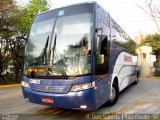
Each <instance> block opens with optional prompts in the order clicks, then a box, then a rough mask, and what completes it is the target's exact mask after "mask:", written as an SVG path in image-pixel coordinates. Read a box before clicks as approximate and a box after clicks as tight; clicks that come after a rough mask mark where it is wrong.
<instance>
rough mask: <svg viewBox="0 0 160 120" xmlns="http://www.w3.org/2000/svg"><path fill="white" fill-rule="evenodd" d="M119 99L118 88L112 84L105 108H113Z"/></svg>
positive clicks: (115, 84)
mask: <svg viewBox="0 0 160 120" xmlns="http://www.w3.org/2000/svg"><path fill="white" fill-rule="evenodd" d="M118 98H119V88H118V84H117V83H116V82H114V83H113V85H112V88H111V95H110V99H109V100H108V101H107V102H106V103H105V106H113V105H114V104H115V103H116V102H117V100H118Z"/></svg>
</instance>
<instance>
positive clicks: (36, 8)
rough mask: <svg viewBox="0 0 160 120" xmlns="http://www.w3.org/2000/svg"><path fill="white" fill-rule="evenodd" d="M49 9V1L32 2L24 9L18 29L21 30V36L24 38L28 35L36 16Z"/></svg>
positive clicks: (35, 0) (32, 0) (38, 0)
mask: <svg viewBox="0 0 160 120" xmlns="http://www.w3.org/2000/svg"><path fill="white" fill-rule="evenodd" d="M48 9H49V5H48V2H47V0H31V1H30V3H29V4H28V5H27V6H26V7H25V8H23V9H22V11H21V14H20V17H21V20H20V22H19V24H18V25H17V27H18V29H19V30H20V34H21V36H23V37H24V36H26V35H27V33H28V31H29V29H30V26H31V23H32V21H33V19H34V18H35V16H36V15H37V14H38V13H40V12H43V11H46V10H48Z"/></svg>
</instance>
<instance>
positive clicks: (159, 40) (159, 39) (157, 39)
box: [140, 34, 160, 60]
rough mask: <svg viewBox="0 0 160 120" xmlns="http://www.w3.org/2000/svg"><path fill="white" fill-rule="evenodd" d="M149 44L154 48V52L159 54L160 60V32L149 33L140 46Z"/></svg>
mask: <svg viewBox="0 0 160 120" xmlns="http://www.w3.org/2000/svg"><path fill="white" fill-rule="evenodd" d="M147 43H148V44H149V45H150V46H152V48H153V52H154V53H155V55H156V56H157V59H158V60H160V34H154V35H148V36H146V38H145V39H144V40H143V41H142V42H141V43H140V46H142V45H146V44H147Z"/></svg>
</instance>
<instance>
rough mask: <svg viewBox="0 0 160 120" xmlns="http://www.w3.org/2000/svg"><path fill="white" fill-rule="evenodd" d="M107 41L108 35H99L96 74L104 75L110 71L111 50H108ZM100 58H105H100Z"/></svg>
mask: <svg viewBox="0 0 160 120" xmlns="http://www.w3.org/2000/svg"><path fill="white" fill-rule="evenodd" d="M107 42H108V39H107V36H106V35H101V36H98V41H97V51H96V56H97V57H96V75H103V74H107V73H108V69H109V65H108V61H109V57H108V52H109V50H107ZM99 56H102V57H99ZM103 56H104V57H103ZM99 59H104V60H99ZM99 61H104V62H102V63H100V62H99Z"/></svg>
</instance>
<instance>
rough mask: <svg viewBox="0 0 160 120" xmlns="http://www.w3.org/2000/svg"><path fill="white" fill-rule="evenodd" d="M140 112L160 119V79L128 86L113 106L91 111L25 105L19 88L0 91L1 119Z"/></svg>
mask: <svg viewBox="0 0 160 120" xmlns="http://www.w3.org/2000/svg"><path fill="white" fill-rule="evenodd" d="M140 113H141V114H150V115H153V117H152V119H154V118H158V119H157V120H159V119H160V80H151V79H140V81H139V83H138V85H131V86H129V87H128V88H127V89H125V90H124V91H123V92H121V94H120V97H119V100H118V102H117V104H116V105H114V106H112V107H101V108H99V109H98V110H96V111H93V112H86V111H74V110H67V109H61V108H52V107H48V106H42V105H37V104H32V103H26V101H25V100H24V99H23V96H22V91H21V87H20V86H19V87H18V86H17V87H9V88H0V120H1V119H2V120H7V118H10V119H12V120H13V119H14V120H17V119H18V120H28V119H29V120H54V119H55V120H64V119H65V120H77V119H80V120H82V119H86V120H87V119H88V120H89V119H93V120H94V119H107V118H108V119H120V118H119V116H120V117H122V115H124V114H125V115H128V114H140ZM108 114H110V115H108ZM116 115H119V116H118V117H117V116H116ZM112 116H113V117H117V118H113V117H112ZM125 117H126V116H125ZM128 117H129V116H128ZM8 120H9V119H8Z"/></svg>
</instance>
